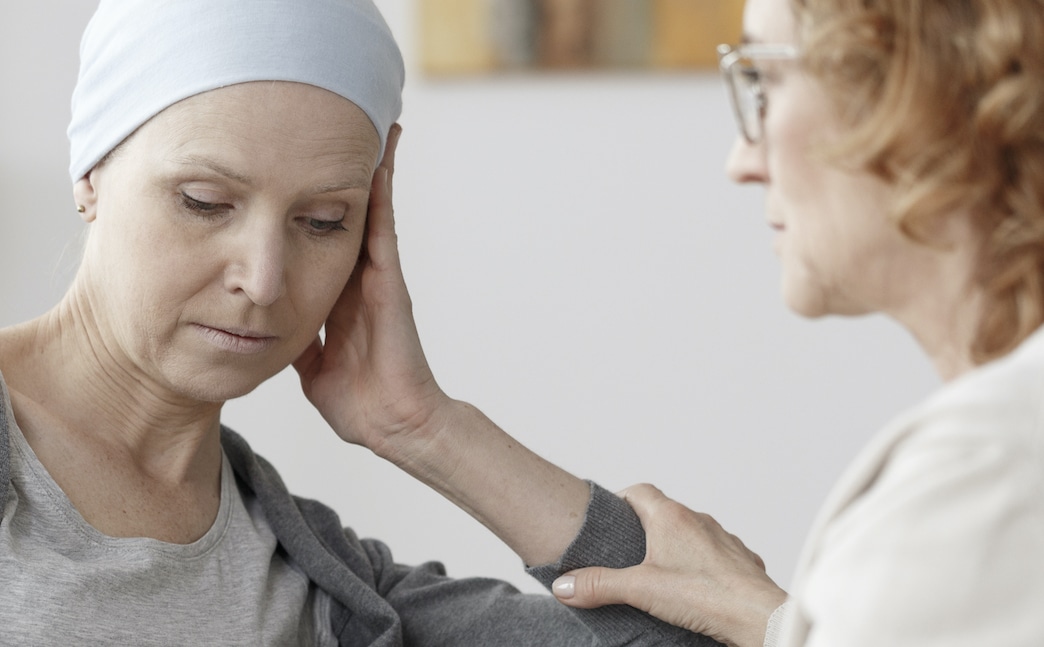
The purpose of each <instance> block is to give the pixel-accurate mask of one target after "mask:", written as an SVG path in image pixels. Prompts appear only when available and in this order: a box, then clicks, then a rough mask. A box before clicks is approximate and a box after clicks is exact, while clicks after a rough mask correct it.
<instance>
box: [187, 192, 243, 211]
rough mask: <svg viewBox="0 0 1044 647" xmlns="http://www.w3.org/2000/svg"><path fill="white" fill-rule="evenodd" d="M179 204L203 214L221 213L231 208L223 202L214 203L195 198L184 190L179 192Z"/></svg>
mask: <svg viewBox="0 0 1044 647" xmlns="http://www.w3.org/2000/svg"><path fill="white" fill-rule="evenodd" d="M181 204H182V206H184V207H185V208H186V209H188V210H189V211H194V212H196V213H200V214H204V215H213V214H218V213H223V212H225V211H228V210H229V209H231V208H232V205H230V204H225V203H214V202H204V201H203V200H197V199H196V198H193V197H192V196H190V195H189V194H187V193H185V192H184V191H182V192H181Z"/></svg>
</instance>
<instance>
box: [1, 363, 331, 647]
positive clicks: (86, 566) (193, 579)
mask: <svg viewBox="0 0 1044 647" xmlns="http://www.w3.org/2000/svg"><path fill="white" fill-rule="evenodd" d="M0 397H3V399H4V400H5V402H4V404H5V405H6V406H5V407H4V409H5V410H6V411H7V414H8V415H7V423H8V429H9V431H10V432H11V433H10V435H9V443H10V447H9V450H10V458H11V461H10V468H11V485H12V486H13V487H12V489H11V490H10V491H9V492H8V497H7V501H6V505H5V510H3V515H2V518H4V519H5V520H9V521H10V523H6V522H5V523H3V524H2V525H0V574H2V581H3V585H2V586H0V627H2V628H3V634H2V637H0V642H3V641H4V640H8V639H11V638H13V637H17V642H18V644H20V645H104V644H112V645H117V644H118V645H148V646H152V645H251V646H253V645H309V646H311V645H336V644H337V642H336V640H335V639H334V638H333V636H332V635H330V629H329V627H330V621H329V613H330V605H329V597H328V596H326V594H324V593H322V592H321V591H319V590H318V589H317V588H316V587H315V585H314V584H311V583H310V582H309V580H308V578H307V577H306V576H305V575H304V574H302V573H301V572H300V571H299V570H298V569H296V568H295V567H294V565H293V564H291V563H289V562H288V560H287V559H286V556H285V554H284V553H283V552H282V550H281V548H280V547H279V545H278V543H277V541H276V538H275V536H274V535H273V534H272V531H271V530H270V528H269V526H268V524H267V522H266V521H265V519H264V516H263V515H262V514H261V510H260V506H259V504H258V502H257V500H256V499H255V498H254V497H253V496H252V495H251V494H250V493H249V491H245V492H244V491H241V489H240V487H238V486H237V482H236V479H235V477H234V475H233V471H232V468H231V466H230V465H229V462H228V459H227V458H224V459H223V462H222V470H221V503H220V507H219V510H218V515H217V519H216V520H215V522H214V525H213V526H212V527H211V528H210V530H208V531H207V533H206V534H205V535H204V536H203V537H201V538H200V539H199V540H198V541H195V542H193V543H191V544H170V543H166V542H162V541H158V540H155V539H148V538H129V539H128V538H115V537H109V536H106V535H104V534H102V533H101V532H99V531H98V530H96V529H95V528H93V527H92V526H90V525H89V524H88V523H87V522H86V521H85V520H84V519H83V517H82V516H80V514H79V513H78V512H77V511H76V509H75V508H74V507H73V506H72V504H71V502H70V501H69V498H68V497H67V496H66V495H65V493H64V492H63V491H62V490H61V488H59V487H58V484H57V483H55V481H54V480H53V479H52V478H51V476H50V475H49V474H48V473H47V470H46V469H45V468H44V466H43V465H42V464H41V463H40V461H39V460H38V459H37V457H36V455H35V454H34V453H33V450H32V448H31V447H30V446H29V444H28V443H27V442H26V440H25V437H24V436H23V435H22V432H21V431H20V430H19V429H18V426H17V424H15V421H14V420H13V417H12V415H11V413H10V412H11V406H10V400H9V399H8V395H7V392H6V389H4V388H3V382H2V379H0Z"/></svg>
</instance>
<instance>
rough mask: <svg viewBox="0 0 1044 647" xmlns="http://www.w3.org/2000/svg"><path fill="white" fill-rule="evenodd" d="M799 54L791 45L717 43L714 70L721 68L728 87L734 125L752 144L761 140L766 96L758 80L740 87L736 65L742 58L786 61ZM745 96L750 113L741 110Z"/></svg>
mask: <svg viewBox="0 0 1044 647" xmlns="http://www.w3.org/2000/svg"><path fill="white" fill-rule="evenodd" d="M799 56H800V53H799V52H798V48H797V47H795V46H794V45H770V44H761V43H747V44H744V45H739V46H737V47H733V46H731V45H718V69H719V70H721V75H722V77H723V78H724V80H725V85H726V87H727V88H728V89H729V102H730V103H731V104H732V112H733V115H734V116H735V117H736V124H737V125H738V126H739V131H740V134H741V135H743V138H744V139H746V140H747V143H749V144H752V145H753V144H757V143H759V142H761V138H762V134H763V131H764V129H763V128H762V123H761V122H762V120H763V119H764V117H765V108H766V107H767V105H768V99H767V97H766V96H765V90H764V88H762V87H761V81H760V80H758V81H752V82H750V83H749V84H747V85H746V86H743V87H740V86H739V85H738V84H737V83H736V71H735V68H736V66H737V65H741V64H742V63H743V61H765V60H776V61H789V60H795V59H797V58H798V57H799ZM748 90H749V92H750V93H751V94H750V96H749V97H748V96H747V95H746V94H743V93H745V92H747V91H748ZM747 99H750V100H752V104H751V105H752V107H753V110H754V113H753V114H750V113H748V112H747V111H745V110H744V106H745V105H748V102H747V101H746V100H747Z"/></svg>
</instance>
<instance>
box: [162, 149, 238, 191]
mask: <svg viewBox="0 0 1044 647" xmlns="http://www.w3.org/2000/svg"><path fill="white" fill-rule="evenodd" d="M174 162H175V163H177V164H180V165H182V166H202V167H203V168H205V169H208V170H211V171H213V172H215V173H217V174H218V175H222V176H224V177H227V178H228V179H230V180H235V181H236V182H239V183H240V184H246V185H248V186H253V184H254V182H253V180H251V179H250V178H249V177H247V176H245V175H243V174H242V173H236V172H235V171H233V170H232V169H230V168H228V167H227V166H225V165H223V164H221V163H220V162H216V161H214V160H212V159H210V158H209V157H200V156H198V155H187V156H184V157H178V158H176V159H175V160H174Z"/></svg>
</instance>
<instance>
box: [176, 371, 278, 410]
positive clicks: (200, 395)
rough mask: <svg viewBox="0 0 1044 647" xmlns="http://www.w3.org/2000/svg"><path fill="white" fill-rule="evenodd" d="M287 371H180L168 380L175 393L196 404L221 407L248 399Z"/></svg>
mask: <svg viewBox="0 0 1044 647" xmlns="http://www.w3.org/2000/svg"><path fill="white" fill-rule="evenodd" d="M283 368H285V366H283V367H279V369H278V370H274V371H271V370H258V369H255V370H248V369H242V368H240V369H236V368H234V367H231V366H227V365H226V366H221V367H216V368H209V369H200V370H196V371H185V372H181V371H178V374H176V375H173V376H171V377H170V378H169V379H168V382H169V384H170V385H171V388H172V390H174V391H175V392H177V393H179V394H180V395H181V396H183V397H186V398H189V399H191V400H195V401H197V402H211V403H214V404H220V403H222V402H227V401H228V400H234V399H235V398H239V397H242V396H244V395H247V394H248V393H250V392H251V391H253V390H254V389H256V388H257V387H259V386H261V384H262V383H264V382H265V381H266V380H268V379H269V378H271V377H272V376H273V375H275V374H276V373H278V372H279V371H280V370H282V369H283Z"/></svg>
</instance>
